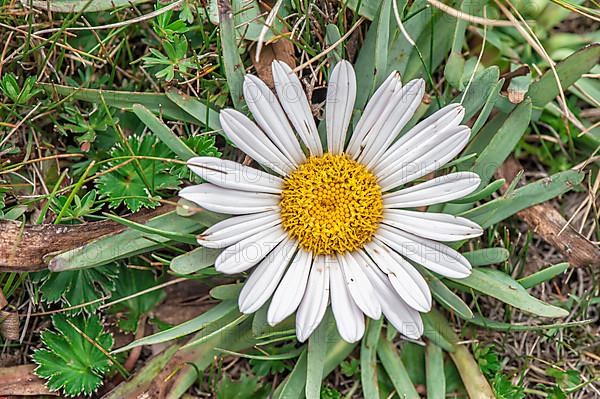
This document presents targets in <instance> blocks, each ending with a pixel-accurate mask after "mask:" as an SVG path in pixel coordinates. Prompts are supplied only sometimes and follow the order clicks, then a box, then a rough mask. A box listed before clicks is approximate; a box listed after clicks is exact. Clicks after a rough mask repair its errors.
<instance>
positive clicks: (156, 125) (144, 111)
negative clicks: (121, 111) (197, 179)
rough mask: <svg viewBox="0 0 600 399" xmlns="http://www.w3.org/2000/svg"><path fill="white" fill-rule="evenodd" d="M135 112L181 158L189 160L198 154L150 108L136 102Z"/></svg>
mask: <svg viewBox="0 0 600 399" xmlns="http://www.w3.org/2000/svg"><path fill="white" fill-rule="evenodd" d="M133 112H134V113H135V114H136V115H137V117H138V118H140V120H141V121H142V122H144V124H145V125H146V126H148V128H149V129H150V130H152V132H153V133H154V134H155V135H157V136H158V138H159V139H160V140H161V141H162V142H163V143H165V145H166V146H167V147H169V148H170V149H171V151H173V152H174V153H175V154H177V156H178V157H179V158H180V159H182V160H184V161H187V160H188V159H190V158H192V157H195V156H196V154H195V153H194V151H192V150H191V149H190V147H188V146H187V145H186V144H185V143H184V142H183V141H182V140H181V139H180V138H179V137H177V135H176V134H175V133H173V131H172V130H171V129H169V128H168V127H167V125H165V124H164V123H163V122H162V121H161V120H160V119H158V118H157V117H156V116H155V115H154V114H153V113H152V112H150V111H149V110H148V108H146V107H144V106H143V105H141V104H134V105H133Z"/></svg>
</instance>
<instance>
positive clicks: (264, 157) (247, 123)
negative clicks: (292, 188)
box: [219, 109, 294, 175]
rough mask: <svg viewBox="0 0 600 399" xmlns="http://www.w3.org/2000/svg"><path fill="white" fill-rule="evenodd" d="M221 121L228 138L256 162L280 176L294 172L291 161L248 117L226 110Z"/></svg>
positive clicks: (220, 116)
mask: <svg viewBox="0 0 600 399" xmlns="http://www.w3.org/2000/svg"><path fill="white" fill-rule="evenodd" d="M219 120H220V121H221V127H222V128H223V130H224V131H225V134H227V137H229V139H230V140H231V141H233V142H234V143H235V145H237V146H238V147H239V148H240V150H242V151H244V152H245V153H246V154H248V155H249V156H250V157H251V158H252V159H254V160H255V161H256V162H258V163H259V164H261V165H262V166H264V167H266V168H269V169H271V170H274V171H275V172H276V173H279V174H280V175H286V174H288V173H289V172H290V171H291V170H293V168H294V165H293V164H292V163H291V161H290V160H288V159H287V158H286V156H285V155H283V154H282V153H281V151H279V150H278V149H277V147H276V146H275V144H273V143H272V142H271V140H269V138H268V137H267V136H266V135H265V133H264V132H263V131H262V130H260V129H259V128H258V126H256V125H255V124H254V122H252V121H251V120H250V119H248V117H247V116H246V115H244V114H242V113H241V112H238V111H236V110H234V109H224V110H223V111H221V113H220V114H219Z"/></svg>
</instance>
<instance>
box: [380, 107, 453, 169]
mask: <svg viewBox="0 0 600 399" xmlns="http://www.w3.org/2000/svg"><path fill="white" fill-rule="evenodd" d="M464 116H465V109H464V108H463V106H462V105H460V104H456V103H453V104H450V105H447V106H445V107H444V108H442V109H440V110H438V111H436V112H434V113H433V114H432V115H430V116H429V117H428V118H426V119H424V120H422V121H421V122H419V123H418V124H417V125H415V126H414V127H413V128H412V129H410V130H409V131H408V132H406V134H404V135H402V137H400V138H399V139H398V140H397V141H396V142H395V143H394V144H392V146H391V147H390V148H389V149H387V150H386V151H385V153H384V154H383V156H382V157H381V158H380V159H379V160H377V161H376V162H375V163H374V168H373V170H374V171H375V173H377V174H381V173H382V172H383V171H386V170H389V169H390V168H391V164H393V163H394V162H395V161H397V160H398V159H400V158H402V157H404V156H405V155H406V154H407V153H409V152H410V151H412V150H413V149H414V148H415V147H420V146H421V145H423V144H424V143H426V142H427V141H429V140H438V137H440V135H441V134H442V133H443V132H444V131H446V130H448V129H451V128H454V127H457V126H458V125H459V124H460V123H461V121H462V120H463V118H464ZM392 170H394V169H392Z"/></svg>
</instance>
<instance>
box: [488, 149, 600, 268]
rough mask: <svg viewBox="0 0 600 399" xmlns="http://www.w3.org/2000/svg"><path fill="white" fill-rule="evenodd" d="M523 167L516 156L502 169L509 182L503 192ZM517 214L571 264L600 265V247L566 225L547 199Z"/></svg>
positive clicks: (499, 173)
mask: <svg viewBox="0 0 600 399" xmlns="http://www.w3.org/2000/svg"><path fill="white" fill-rule="evenodd" d="M521 169H523V167H522V166H521V164H520V163H519V161H518V160H516V159H515V158H513V157H510V158H508V159H507V160H506V161H505V162H504V164H503V165H502V167H501V168H500V170H499V171H498V177H500V178H504V179H506V181H507V184H506V185H505V186H504V187H503V189H502V190H503V191H504V190H506V188H507V187H508V183H509V182H511V181H512V180H513V179H514V178H515V177H516V176H517V174H518V173H519V171H520V170H521ZM517 216H518V217H519V218H520V219H521V220H523V221H524V222H525V223H526V224H527V225H528V226H529V228H530V229H531V230H532V231H533V232H534V233H536V234H537V235H538V236H539V237H540V238H542V239H543V240H544V241H546V242H547V243H548V244H550V245H552V246H553V247H555V248H556V249H557V250H558V251H559V252H560V253H561V254H563V255H564V256H565V257H566V258H567V260H568V262H569V263H570V264H571V265H573V266H576V267H583V266H599V265H600V248H598V247H597V246H596V245H594V244H593V243H592V242H590V241H589V240H588V239H587V238H585V237H584V236H583V235H581V234H580V233H579V232H578V231H577V230H575V229H574V228H573V227H572V226H570V225H569V226H567V227H566V228H565V225H566V224H567V221H566V220H565V218H564V217H563V216H562V215H561V214H560V212H559V211H558V210H557V209H556V208H555V207H554V206H553V205H552V204H550V203H548V202H546V203H543V204H538V205H534V206H532V207H530V208H527V209H523V210H522V211H520V212H518V213H517ZM563 229H564V230H563ZM561 230H562V232H561ZM559 233H560V234H559Z"/></svg>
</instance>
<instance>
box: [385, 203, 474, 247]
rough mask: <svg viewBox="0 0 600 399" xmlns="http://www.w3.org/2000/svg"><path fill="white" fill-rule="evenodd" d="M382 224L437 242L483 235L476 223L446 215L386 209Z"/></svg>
mask: <svg viewBox="0 0 600 399" xmlns="http://www.w3.org/2000/svg"><path fill="white" fill-rule="evenodd" d="M383 223H385V224H387V225H389V226H393V227H396V228H398V229H400V230H404V231H408V232H409V233H413V234H415V235H418V236H420V237H425V238H429V239H431V240H437V241H459V240H464V239H467V238H473V237H478V236H480V235H481V234H482V233H483V230H482V229H481V227H479V225H478V224H477V223H475V222H473V221H471V220H469V219H467V218H463V217H460V216H454V215H448V214H446V213H433V212H416V211H405V210H400V209H386V211H385V212H384V215H383Z"/></svg>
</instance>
